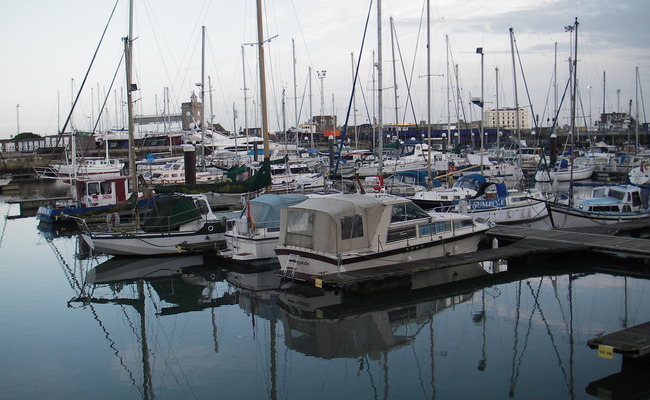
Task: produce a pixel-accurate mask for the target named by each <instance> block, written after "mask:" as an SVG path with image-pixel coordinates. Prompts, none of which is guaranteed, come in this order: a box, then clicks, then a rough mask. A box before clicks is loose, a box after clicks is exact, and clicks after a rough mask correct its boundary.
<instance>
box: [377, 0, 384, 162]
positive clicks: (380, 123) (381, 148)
mask: <svg viewBox="0 0 650 400" xmlns="http://www.w3.org/2000/svg"><path fill="white" fill-rule="evenodd" d="M381 63H382V57H381V0H377V96H378V97H377V124H378V127H379V168H378V170H377V173H378V174H379V175H382V174H383V171H382V169H383V166H382V164H383V151H384V122H383V119H382V109H383V107H384V102H383V100H382V98H383V93H382V88H383V86H382V85H383V84H382V66H381Z"/></svg>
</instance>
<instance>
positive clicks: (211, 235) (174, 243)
mask: <svg viewBox="0 0 650 400" xmlns="http://www.w3.org/2000/svg"><path fill="white" fill-rule="evenodd" d="M227 225H228V218H227V217H226V216H225V215H224V216H222V217H221V218H218V217H217V216H215V214H214V213H213V212H212V209H211V208H210V205H209V203H208V200H207V197H206V196H205V195H204V194H177V193H176V194H161V195H160V196H159V197H158V198H157V199H156V204H155V206H154V207H152V208H151V209H150V210H149V211H148V213H147V214H145V216H144V219H143V221H142V223H141V225H140V227H138V226H137V225H136V226H121V225H120V226H110V227H108V229H106V230H103V231H91V230H90V229H88V228H87V226H83V225H82V231H83V232H82V237H83V239H84V240H85V241H86V243H88V245H89V246H90V247H91V248H92V249H93V251H95V252H99V253H104V254H112V255H130V256H151V255H170V254H179V253H191V252H201V251H204V250H206V249H208V248H214V247H217V246H219V244H220V242H223V241H224V233H225V232H226V229H227Z"/></svg>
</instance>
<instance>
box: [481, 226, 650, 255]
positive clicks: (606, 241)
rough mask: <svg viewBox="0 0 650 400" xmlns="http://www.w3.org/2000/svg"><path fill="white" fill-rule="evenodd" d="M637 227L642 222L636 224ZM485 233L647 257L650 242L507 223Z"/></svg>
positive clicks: (511, 238) (504, 237)
mask: <svg viewBox="0 0 650 400" xmlns="http://www.w3.org/2000/svg"><path fill="white" fill-rule="evenodd" d="M648 222H650V221H648ZM646 224H647V223H646ZM636 226H637V227H639V226H645V225H640V224H637V225H636ZM609 229H612V231H616V230H617V228H616V227H614V226H610V228H609ZM619 229H620V228H619ZM593 232H598V229H597V227H595V228H593ZM488 235H489V236H492V237H495V238H501V239H506V240H510V241H512V240H522V239H527V240H531V239H532V240H540V241H545V242H547V243H549V244H551V243H552V244H553V246H555V243H557V244H559V243H565V244H573V245H575V246H579V247H583V248H584V249H588V250H592V251H599V252H604V253H608V254H618V255H622V256H628V257H642V258H647V257H650V241H648V240H646V239H638V238H633V237H627V236H611V235H603V234H599V233H587V232H579V231H576V230H571V231H569V230H559V229H553V230H542V229H531V228H523V227H517V226H509V225H499V226H496V227H494V228H492V229H490V231H489V232H488ZM553 246H551V248H550V249H549V251H553V250H554V249H553Z"/></svg>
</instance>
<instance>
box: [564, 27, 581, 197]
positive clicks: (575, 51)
mask: <svg viewBox="0 0 650 400" xmlns="http://www.w3.org/2000/svg"><path fill="white" fill-rule="evenodd" d="M566 30H567V31H569V32H571V33H572V34H574V39H575V43H574V48H573V54H572V58H573V60H571V58H570V59H569V65H570V66H571V128H570V131H569V135H570V136H571V155H570V156H569V160H570V161H571V176H570V181H571V182H573V153H574V150H573V136H574V134H575V128H576V93H577V87H578V85H577V64H578V18H576V19H575V22H574V23H573V25H572V26H567V27H566ZM574 31H575V33H574ZM569 199H570V201H572V200H573V184H570V185H569Z"/></svg>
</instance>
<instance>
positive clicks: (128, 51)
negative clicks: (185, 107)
mask: <svg viewBox="0 0 650 400" xmlns="http://www.w3.org/2000/svg"><path fill="white" fill-rule="evenodd" d="M132 47H133V0H130V1H129V36H127V37H126V38H124V55H125V61H126V62H125V65H126V105H127V111H128V116H129V169H130V170H131V187H132V189H133V193H134V194H135V195H136V196H137V195H138V192H139V190H138V171H137V170H136V166H135V138H134V135H135V132H134V131H135V124H134V123H133V96H132V95H131V92H132V91H134V90H137V87H136V86H135V85H134V84H133V83H132V78H131V74H132V71H133V66H132V60H133V53H132V51H133V48H132ZM134 217H135V227H136V229H137V228H139V227H140V213H139V212H135V213H134Z"/></svg>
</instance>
